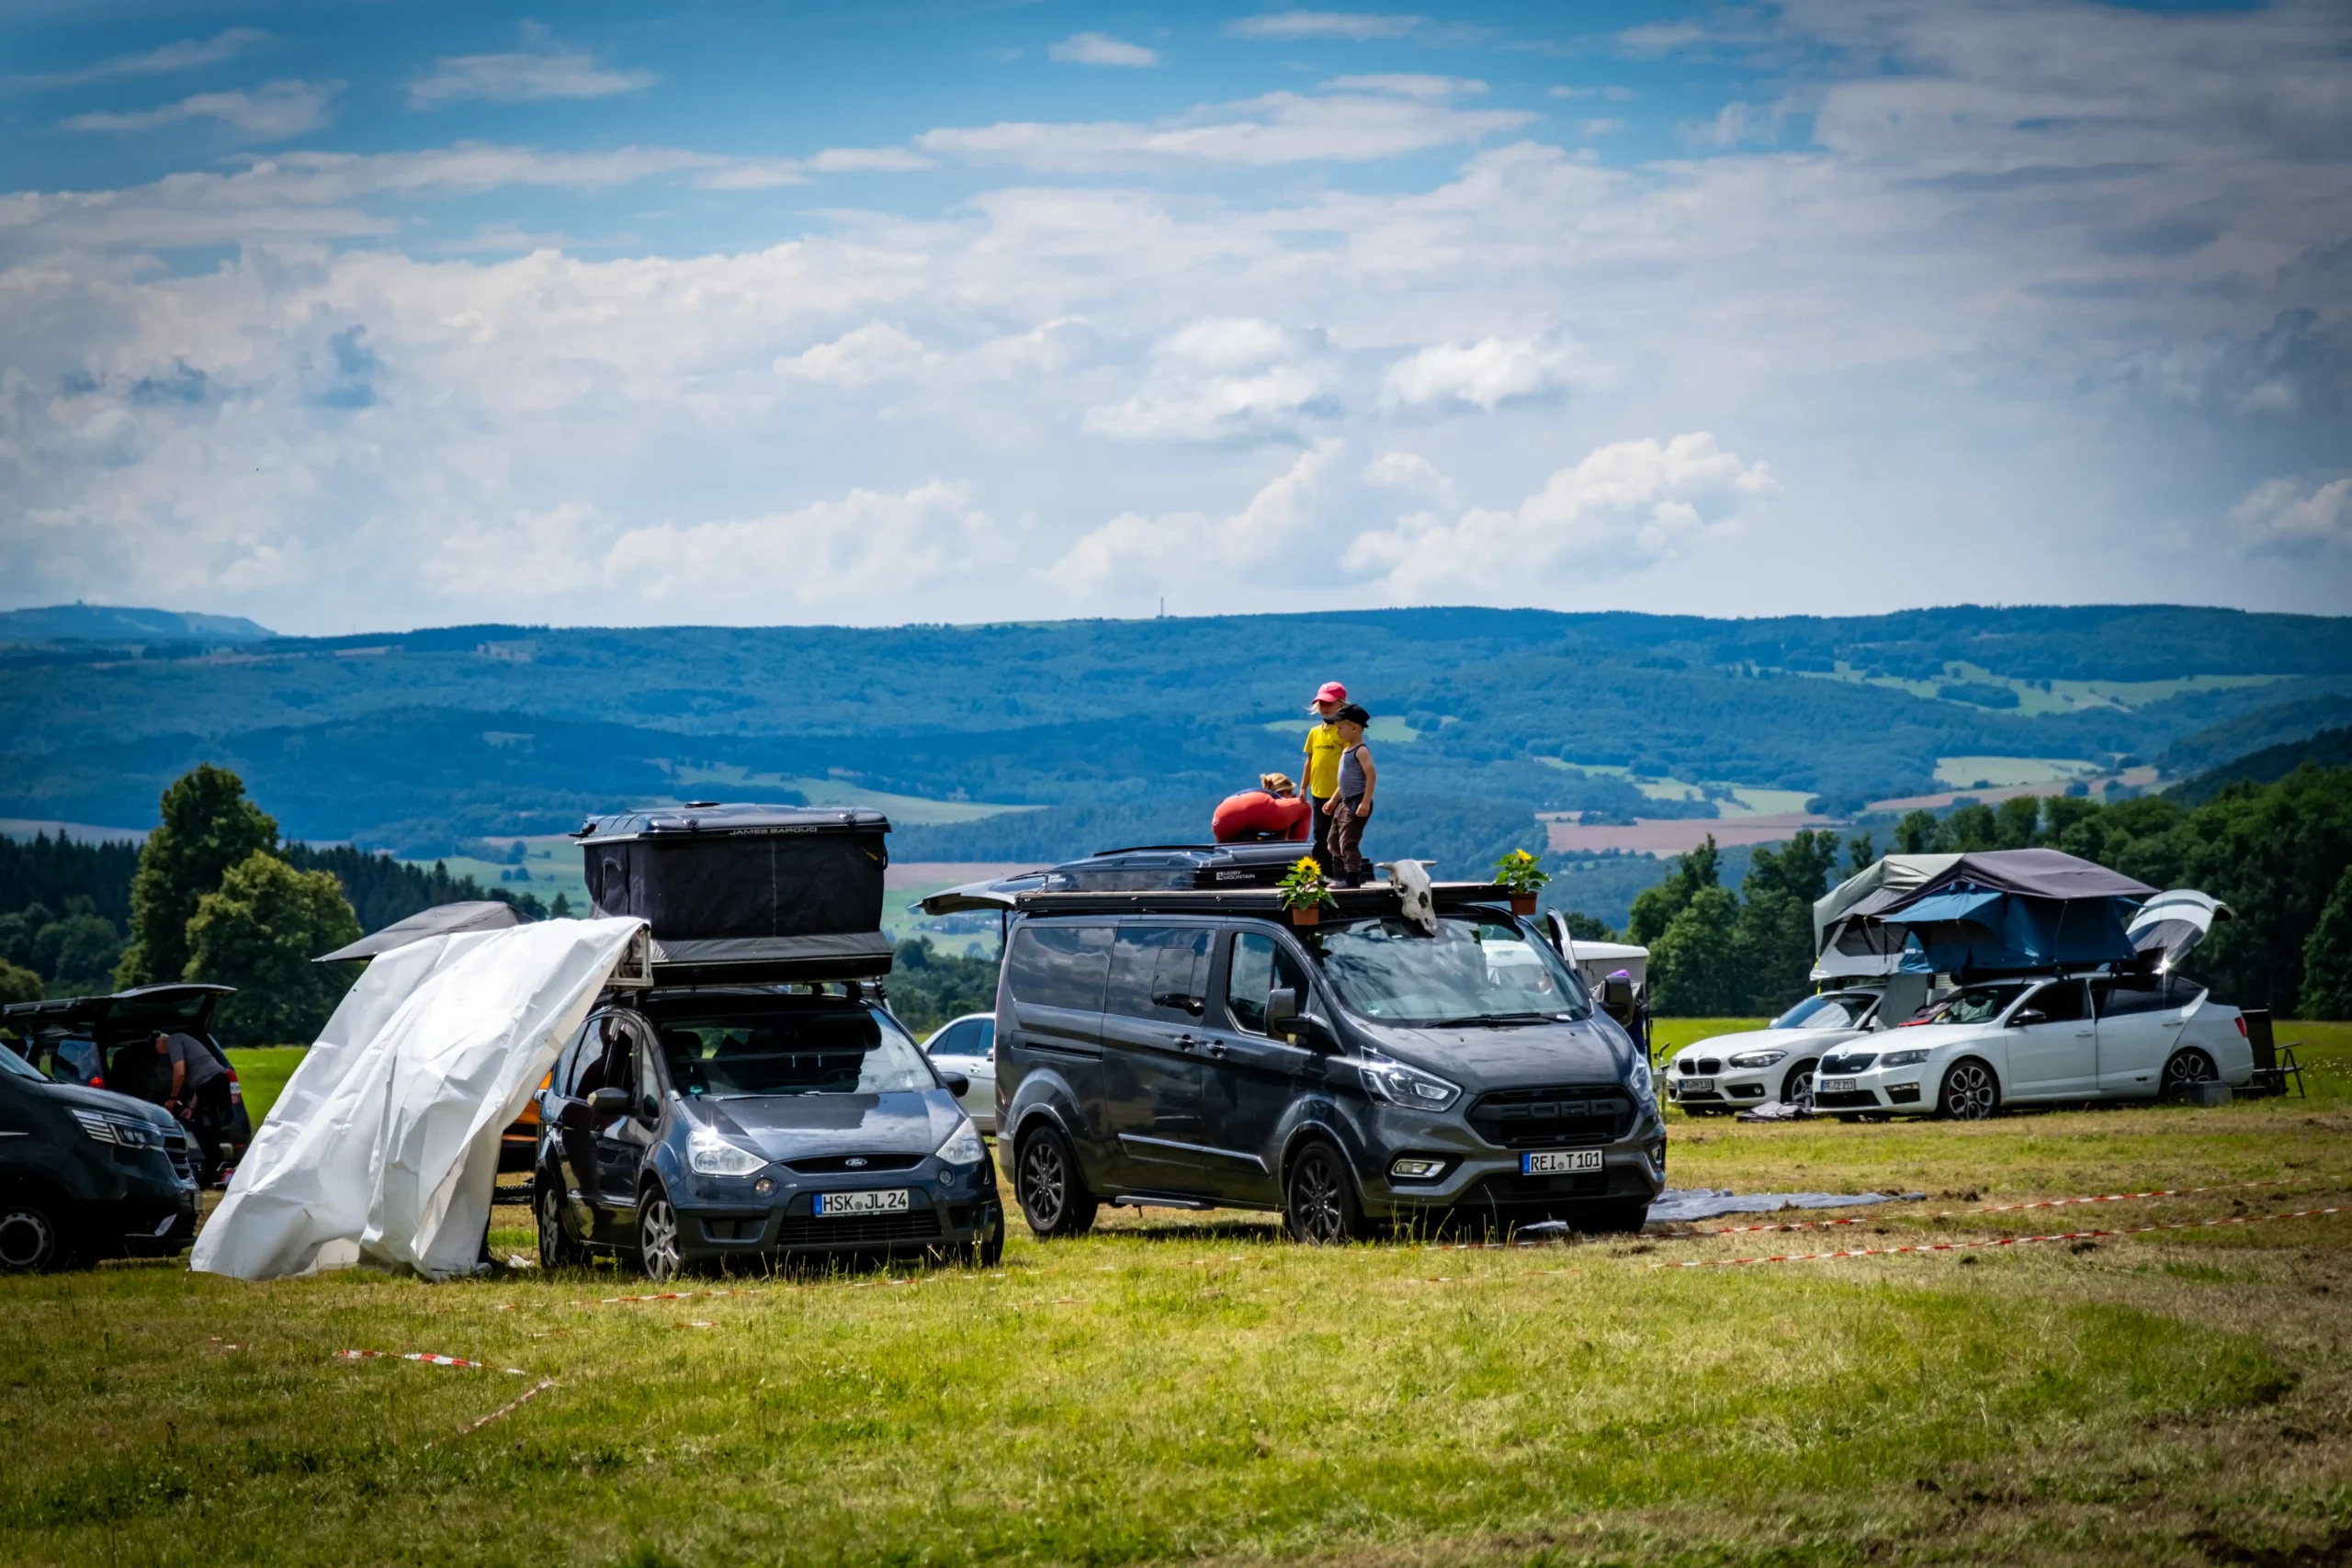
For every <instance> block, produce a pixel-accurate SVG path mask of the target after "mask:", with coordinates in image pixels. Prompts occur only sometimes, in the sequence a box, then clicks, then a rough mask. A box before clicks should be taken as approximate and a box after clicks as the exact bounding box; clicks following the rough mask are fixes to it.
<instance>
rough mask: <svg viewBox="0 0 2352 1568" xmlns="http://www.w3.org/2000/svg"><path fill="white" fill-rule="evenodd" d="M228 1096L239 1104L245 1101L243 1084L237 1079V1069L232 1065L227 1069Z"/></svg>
mask: <svg viewBox="0 0 2352 1568" xmlns="http://www.w3.org/2000/svg"><path fill="white" fill-rule="evenodd" d="M229 1098H230V1100H232V1101H233V1102H235V1103H236V1104H239V1105H243V1103H244V1102H245V1086H244V1085H243V1084H241V1083H239V1082H238V1081H237V1069H236V1068H234V1067H231V1068H230V1069H229Z"/></svg>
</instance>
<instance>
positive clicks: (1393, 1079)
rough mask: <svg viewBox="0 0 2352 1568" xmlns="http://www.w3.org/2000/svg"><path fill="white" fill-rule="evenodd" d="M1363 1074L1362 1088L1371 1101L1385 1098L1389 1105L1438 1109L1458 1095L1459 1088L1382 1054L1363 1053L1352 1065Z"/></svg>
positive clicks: (1443, 1107) (1410, 1108)
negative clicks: (1371, 1098) (1354, 1064)
mask: <svg viewBox="0 0 2352 1568" xmlns="http://www.w3.org/2000/svg"><path fill="white" fill-rule="evenodd" d="M1356 1070H1357V1071H1359V1072H1361V1073H1362V1074H1363V1087H1364V1091H1365V1092H1366V1093H1367V1094H1370V1095H1371V1096H1372V1097H1373V1099H1374V1100H1386V1101H1387V1102H1388V1103H1389V1104H1391V1105H1402V1106H1405V1107H1406V1108H1408V1110H1413V1111H1442V1110H1444V1109H1445V1108H1446V1107H1447V1106H1449V1105H1451V1104H1453V1102H1454V1101H1455V1100H1457V1099H1459V1098H1461V1094H1462V1091H1461V1090H1460V1089H1457V1088H1455V1087H1454V1086H1453V1085H1452V1084H1450V1083H1448V1082H1446V1081H1445V1080H1444V1079H1443V1078H1441V1077H1433V1076H1431V1075H1430V1074H1428V1073H1425V1072H1423V1071H1421V1070H1420V1069H1419V1067H1408V1066H1406V1065H1405V1064H1404V1063H1402V1062H1392V1061H1390V1060H1389V1059H1388V1058H1387V1057H1385V1056H1374V1055H1366V1056H1365V1057H1364V1058H1363V1060H1362V1061H1360V1062H1358V1063H1357V1064H1356Z"/></svg>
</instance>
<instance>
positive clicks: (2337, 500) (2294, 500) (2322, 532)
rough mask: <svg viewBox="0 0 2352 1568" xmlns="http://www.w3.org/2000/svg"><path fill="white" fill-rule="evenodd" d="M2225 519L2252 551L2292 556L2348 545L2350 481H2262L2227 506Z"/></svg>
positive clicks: (2351, 511)
mask: <svg viewBox="0 0 2352 1568" xmlns="http://www.w3.org/2000/svg"><path fill="white" fill-rule="evenodd" d="M2230 521H2231V522H2233V523H2234V524H2236V525H2238V527H2239V529H2240V530H2241V532H2242V533H2243V534H2244V536H2245V539H2246V541H2247V543H2248V544H2249V545H2250V546H2251V547H2253V548H2254V549H2256V550H2258V551H2275V552H2277V553H2278V554H2281V555H2290V556H2296V555H2312V554H2316V553H2319V552H2322V551H2326V550H2347V549H2352V479H2332V480H2330V481H2329V482H2328V483H2326V484H2324V485H2316V486H2313V485H2307V484H2305V483H2304V482H2303V481H2302V480H2301V479H2265V480H2263V481H2262V482H2261V483H2260V484H2258V485H2256V486H2255V487H2254V489H2253V490H2252V491H2249V492H2248V493H2247V495H2246V498H2245V500H2244V501H2241V502H2238V503H2237V504H2236V505H2235V506H2233V507H2232V508H2230Z"/></svg>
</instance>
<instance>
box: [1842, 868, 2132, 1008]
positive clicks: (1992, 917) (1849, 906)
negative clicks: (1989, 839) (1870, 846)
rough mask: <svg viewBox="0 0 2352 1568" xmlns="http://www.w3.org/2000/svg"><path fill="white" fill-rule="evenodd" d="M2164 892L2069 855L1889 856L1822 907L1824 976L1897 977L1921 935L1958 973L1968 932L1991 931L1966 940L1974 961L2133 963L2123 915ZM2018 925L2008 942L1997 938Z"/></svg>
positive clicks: (1847, 883)
mask: <svg viewBox="0 0 2352 1568" xmlns="http://www.w3.org/2000/svg"><path fill="white" fill-rule="evenodd" d="M2154 892H2155V889H2154V888H2153V887H2150V886H2148V885H2147V884H2146V883H2144V882H2135V881H2133V880H2132V879H2131V877H2128V876H2124V875H2122V874H2120V873H2117V872H2113V871H2109V869H2108V868H2107V867H2105V866H2103V865H2098V864H2095V863H2092V862H2090V861H2086V860H2083V859H2081V858H2079V857H2077V856H2075V855H2070V854H2066V853H2064V852H2062V851H2059V850H1985V851H1978V852H1970V853H1967V854H1958V855H1889V856H1887V857H1886V858H1885V859H1884V860H1883V861H1881V862H1879V863H1877V864H1874V865H1871V866H1867V867H1865V868H1864V869H1863V870H1861V871H1860V872H1858V873H1856V874H1854V875H1852V876H1850V877H1848V878H1847V879H1846V880H1845V881H1844V882H1842V883H1840V884H1839V885H1838V886H1837V887H1836V888H1834V889H1833V890H1831V892H1830V893H1829V894H1828V895H1827V896H1826V897H1823V898H1822V899H1820V900H1819V901H1818V902H1816V903H1815V905H1814V931H1815V937H1816V939H1817V940H1818V941H1819V942H1820V949H1819V952H1820V957H1819V959H1818V960H1817V961H1816V962H1815V965H1814V976H1815V978H1816V979H1830V978H1858V977H1861V976H1873V975H1892V974H1894V973H1895V972H1896V971H1897V970H1898V969H1900V968H1902V967H1903V965H1904V964H1905V948H1906V946H1913V945H1917V944H1915V943H1914V942H1913V939H1914V937H1921V938H1923V939H1925V940H1926V941H1927V945H1928V947H1929V948H1932V949H1934V950H1935V952H1936V953H1941V954H1942V955H1943V957H1942V958H1941V959H1938V960H1936V962H1937V963H1938V966H1939V967H1943V966H1945V962H1944V960H1947V959H1948V960H1949V961H1950V965H1951V966H1952V967H1954V968H1955V970H1957V968H1958V967H1960V966H1962V964H1963V960H1962V959H1961V958H1959V957H1955V956H1953V954H1954V953H1957V952H1958V951H1959V948H1958V947H1955V945H1954V944H1955V943H1956V942H1963V933H1962V930H1961V928H1962V927H1970V928H1981V931H1979V933H1978V934H1977V935H1976V936H1973V937H1966V938H1965V943H1973V946H1971V947H1970V949H1969V951H1970V953H1971V956H1970V957H1968V958H1967V959H1966V960H1965V962H1966V963H1973V964H1978V965H1980V966H1982V965H1991V966H1996V967H1997V966H2016V965H2018V964H2024V963H2025V962H2026V961H2027V959H2028V957H2030V956H2036V955H2038V958H2037V961H2039V959H2045V958H2046V959H2050V960H2052V961H2058V962H2068V963H2092V962H2110V961H2116V960H2120V959H2125V958H2129V957H2130V956H2131V950H2130V943H2129V942H2127V941H2126V940H2125V939H2124V936H2123V927H2122V922H2121V919H2120V914H2119V913H2118V911H2119V910H2120V908H2125V907H2128V906H2129V905H2131V904H2135V903H2137V902H2138V901H2139V900H2140V899H2142V898H2145V897H2148V896H2150V895H2151V894H2153V893H2154ZM2070 909H2071V910H2072V911H2074V913H2072V914H2070V913H2068V911H2069V910H2070ZM2029 915H2030V918H2028V917H2029ZM2086 921H2087V922H2088V923H2087V924H2086ZM2020 922H2021V923H2020ZM2010 926H2014V929H2009V930H2008V931H2007V939H2006V940H2005V941H1988V940H1987V939H1990V938H1992V936H1993V933H1994V931H1996V930H2002V929H2004V928H2007V927H2010ZM1965 943H1963V944H1965ZM1910 962H1911V963H1912V964H1914V965H1917V964H1918V963H1919V962H1921V959H1920V958H1919V957H1917V956H1916V955H1915V956H1914V957H1913V958H1912V959H1911V960H1910Z"/></svg>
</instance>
